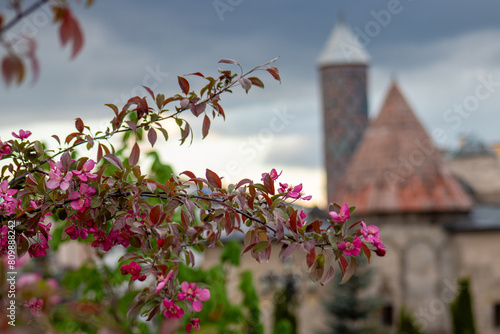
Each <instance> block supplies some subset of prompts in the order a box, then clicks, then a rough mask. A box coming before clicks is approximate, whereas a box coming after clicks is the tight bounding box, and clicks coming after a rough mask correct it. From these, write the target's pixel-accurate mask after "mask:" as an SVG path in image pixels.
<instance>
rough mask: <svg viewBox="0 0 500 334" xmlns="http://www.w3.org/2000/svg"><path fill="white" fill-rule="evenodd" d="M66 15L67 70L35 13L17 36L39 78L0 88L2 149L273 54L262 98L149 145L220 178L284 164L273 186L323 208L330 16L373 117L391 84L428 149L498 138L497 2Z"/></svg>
mask: <svg viewBox="0 0 500 334" xmlns="http://www.w3.org/2000/svg"><path fill="white" fill-rule="evenodd" d="M74 8H75V10H76V12H77V14H78V19H79V20H80V22H81V25H82V27H83V30H84V32H85V46H84V49H83V51H82V53H81V54H80V55H78V57H77V58H76V59H75V60H73V61H70V60H69V50H62V49H61V47H60V44H59V40H58V38H57V31H56V29H55V27H53V26H52V25H51V24H50V23H49V22H48V20H47V18H48V15H47V14H46V13H45V12H43V11H42V12H39V13H38V14H37V15H38V16H36V17H31V18H30V19H28V21H25V22H23V23H22V24H21V25H19V26H18V27H17V29H18V31H19V30H23V29H24V30H23V31H24V32H28V33H30V34H31V35H34V36H35V38H36V39H37V41H38V43H39V52H38V55H39V58H40V64H41V74H40V78H39V80H38V81H37V82H36V83H35V84H31V83H30V80H28V81H27V82H26V83H25V84H23V85H22V86H21V87H10V88H6V87H5V86H4V85H3V84H2V85H0V101H1V104H0V113H1V116H2V122H1V123H0V138H1V139H2V140H7V139H9V138H10V132H11V131H12V130H18V129H20V128H23V129H32V130H33V131H34V132H35V135H38V136H43V135H44V134H46V133H47V131H50V130H52V132H55V133H58V134H60V135H61V136H62V135H65V134H66V133H67V132H68V131H70V130H71V129H69V128H68V126H67V124H71V123H72V122H73V120H74V118H75V117H82V118H83V119H84V120H85V121H86V122H91V123H92V124H95V125H96V126H102V124H103V122H104V120H105V119H106V117H108V116H109V117H111V116H112V112H111V111H110V110H109V109H108V108H107V107H105V106H104V104H105V103H110V102H113V103H116V104H118V105H123V104H124V102H125V101H126V100H127V99H128V98H129V97H131V96H133V95H138V94H139V95H145V93H144V91H142V90H141V89H140V88H139V87H140V86H141V85H143V84H146V85H148V86H150V87H151V88H153V89H154V91H155V92H165V93H167V94H169V93H170V94H172V93H176V92H177V89H178V86H177V79H176V78H177V75H182V74H185V73H191V72H196V71H201V72H203V73H208V74H210V73H211V74H216V71H217V68H219V67H220V65H219V64H217V61H218V60H219V59H221V58H232V59H236V60H238V61H239V62H240V63H241V64H242V65H243V66H244V67H245V68H246V69H249V68H251V67H253V66H255V65H259V64H261V63H264V62H266V61H268V60H270V59H273V58H275V57H277V56H279V57H280V58H279V60H278V61H277V63H276V66H277V67H278V68H279V69H280V73H281V77H282V83H281V84H279V83H278V82H276V81H274V80H273V79H272V78H271V77H270V76H268V75H266V73H262V75H261V77H262V78H263V79H264V80H263V81H264V83H265V85H266V89H264V90H261V89H258V88H255V87H254V88H252V89H251V91H250V93H249V94H248V95H246V94H244V92H242V91H240V90H239V89H237V90H236V91H235V94H233V96H227V97H225V98H223V106H224V108H225V111H226V114H227V120H226V122H222V121H219V122H216V123H215V124H214V127H213V128H212V130H211V136H209V138H208V139H207V140H205V141H203V142H200V141H195V143H193V145H192V146H191V147H187V146H186V147H182V148H181V149H179V148H178V147H177V144H176V143H175V141H174V142H172V143H170V144H168V145H163V146H161V147H160V148H161V150H162V152H163V153H164V156H165V161H168V162H171V163H172V165H173V166H174V168H175V169H176V170H177V171H178V172H180V171H182V170H184V169H187V168H189V169H191V170H193V171H195V172H197V173H201V172H203V171H204V168H206V167H209V168H212V169H214V170H217V171H219V172H220V173H221V174H224V175H225V176H226V178H227V179H228V180H230V181H237V180H238V179H241V178H243V177H252V178H254V179H258V178H260V173H262V172H264V171H266V170H269V169H270V168H272V167H276V168H278V169H280V170H281V169H283V170H284V171H285V172H284V174H283V175H282V178H283V181H285V182H286V181H289V183H294V184H296V183H300V182H304V188H305V190H306V192H308V193H311V194H313V196H314V198H315V200H316V202H315V203H317V204H324V202H323V201H324V173H323V170H322V164H323V162H322V153H321V152H322V139H321V138H322V133H321V131H322V127H321V123H320V119H321V109H320V108H321V106H320V103H319V87H318V75H317V74H318V73H317V68H316V60H317V58H318V55H319V53H320V52H321V50H322V48H323V46H324V43H325V42H326V40H327V38H328V36H329V34H330V32H331V30H332V28H333V27H334V25H335V22H336V20H337V17H338V13H339V12H342V13H343V14H344V16H345V17H346V21H347V23H348V24H349V25H350V26H351V27H352V28H353V29H354V31H355V32H358V34H359V35H360V37H361V41H362V42H363V43H364V44H365V45H366V49H367V51H368V53H369V54H370V56H371V66H370V70H369V78H370V79H369V110H370V116H371V117H375V116H376V114H377V112H378V109H379V108H380V105H381V103H382V101H383V98H384V95H385V93H386V91H387V89H388V85H389V83H390V80H391V77H395V78H396V79H397V81H398V83H399V85H400V88H401V90H402V91H403V94H404V95H405V96H406V98H407V100H408V102H409V103H410V105H411V106H412V107H413V109H414V111H415V113H416V114H417V116H418V117H419V118H420V120H421V121H422V122H423V123H424V126H425V127H426V128H427V130H428V131H429V133H430V134H431V135H433V137H434V139H435V140H436V142H437V143H438V144H439V145H440V146H442V147H450V146H453V145H456V141H457V137H458V136H459V135H461V134H464V133H474V134H477V135H479V136H480V137H481V138H483V139H484V140H485V141H487V142H488V143H494V142H500V131H498V124H499V116H498V114H499V110H498V109H499V106H500V66H499V65H500V2H499V1H497V0H481V1H470V0H443V1H434V0H419V1H411V0H401V1H392V0H391V1H357V0H356V1H354V0H353V1H347V0H345V1H331V0H330V1H326V0H314V1H304V0H301V1H300V0H287V1H269V0H267V1H264V0H217V1H194V0H178V1H160V0H149V1H130V0H106V1H104V0H96V2H95V4H94V5H93V6H92V7H90V8H84V7H83V6H81V5H78V6H77V5H75V6H74ZM391 11H392V13H391ZM44 13H45V14H44ZM387 13H390V15H389V16H388V15H387ZM44 15H45V20H44ZM190 80H191V81H192V85H196V80H195V79H194V78H192V79H190ZM488 82H489V83H488ZM273 118H274V119H276V120H277V121H279V122H281V123H279V125H282V126H278V127H277V126H272V124H274V123H272V124H271V120H272V119H273ZM195 128H196V129H197V130H198V131H199V129H200V128H199V126H198V127H195ZM437 134H439V136H438V135H437Z"/></svg>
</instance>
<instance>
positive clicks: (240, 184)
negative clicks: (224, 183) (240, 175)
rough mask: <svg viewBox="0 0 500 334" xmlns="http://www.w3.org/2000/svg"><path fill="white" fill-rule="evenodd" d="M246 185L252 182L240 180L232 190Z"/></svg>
mask: <svg viewBox="0 0 500 334" xmlns="http://www.w3.org/2000/svg"><path fill="white" fill-rule="evenodd" d="M247 183H252V180H250V179H243V180H241V181H240V182H238V183H237V184H236V186H235V187H234V189H238V188H239V187H241V186H242V185H244V184H247Z"/></svg>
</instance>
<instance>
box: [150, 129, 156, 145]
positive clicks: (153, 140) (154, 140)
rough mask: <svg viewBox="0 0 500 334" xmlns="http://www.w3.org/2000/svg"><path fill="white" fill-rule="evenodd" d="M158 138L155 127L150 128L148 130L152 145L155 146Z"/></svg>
mask: <svg viewBox="0 0 500 334" xmlns="http://www.w3.org/2000/svg"><path fill="white" fill-rule="evenodd" d="M156 138H157V135H156V131H155V129H153V128H150V129H149V131H148V140H149V142H150V143H151V146H155V143H156Z"/></svg>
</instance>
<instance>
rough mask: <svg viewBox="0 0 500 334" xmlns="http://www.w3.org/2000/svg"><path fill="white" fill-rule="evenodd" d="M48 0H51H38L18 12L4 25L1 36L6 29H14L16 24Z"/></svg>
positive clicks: (0, 29)
mask: <svg viewBox="0 0 500 334" xmlns="http://www.w3.org/2000/svg"><path fill="white" fill-rule="evenodd" d="M47 2H49V0H38V1H37V2H35V3H34V4H32V5H31V6H29V7H28V8H26V9H25V10H24V11H22V12H20V13H17V15H16V16H15V17H14V18H13V19H12V20H10V22H7V23H6V24H5V25H3V27H2V28H0V36H1V35H2V34H3V33H5V32H6V31H8V30H10V29H12V28H13V27H14V26H15V25H16V24H18V23H19V22H21V20H22V19H23V18H25V17H26V16H28V15H30V14H31V13H33V12H34V11H36V10H37V9H38V8H40V7H41V6H43V5H44V4H45V3H47Z"/></svg>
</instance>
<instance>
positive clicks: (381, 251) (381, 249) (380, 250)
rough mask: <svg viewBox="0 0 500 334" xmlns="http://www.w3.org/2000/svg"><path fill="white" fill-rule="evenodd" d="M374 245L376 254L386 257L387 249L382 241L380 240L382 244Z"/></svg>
mask: <svg viewBox="0 0 500 334" xmlns="http://www.w3.org/2000/svg"><path fill="white" fill-rule="evenodd" d="M374 245H375V247H376V248H377V249H376V250H375V254H377V255H378V256H384V255H385V253H386V249H385V246H384V244H382V240H380V242H377V243H374Z"/></svg>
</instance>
